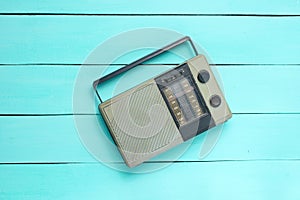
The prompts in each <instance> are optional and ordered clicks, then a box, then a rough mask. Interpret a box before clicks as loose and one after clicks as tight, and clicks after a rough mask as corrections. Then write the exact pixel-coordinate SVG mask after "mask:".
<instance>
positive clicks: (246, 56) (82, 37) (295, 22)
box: [0, 15, 300, 64]
mask: <svg viewBox="0 0 300 200" xmlns="http://www.w3.org/2000/svg"><path fill="white" fill-rule="evenodd" d="M0 27H5V29H2V30H1V37H0V44H1V46H0V47H1V48H0V63H2V64H5V63H7V64H9V63H12V64H24V63H51V64H53V63H65V64H74V63H75V64H82V63H83V62H84V60H85V59H86V57H87V56H88V54H89V53H90V52H91V51H92V50H93V49H94V48H96V47H97V46H98V45H99V44H101V43H102V42H104V41H105V40H106V39H108V38H110V37H112V36H113V35H116V34H119V33H120V32H123V31H124V30H131V29H137V28H145V27H157V28H166V29H173V30H176V31H178V32H181V33H183V34H185V35H189V36H191V37H192V38H193V39H194V40H195V42H197V43H199V44H201V46H202V47H203V48H204V49H205V50H206V51H207V53H208V54H209V55H210V58H211V59H212V61H213V62H214V63H215V64H299V63H300V56H299V52H300V45H298V44H299V43H300V37H299V35H300V17H233V16H231V17H221V16H212V17H202V16H18V15H16V16H1V17H0ZM108 51H113V49H108ZM126 63H128V62H126ZM175 63H178V62H175ZM104 64H106V63H104Z"/></svg>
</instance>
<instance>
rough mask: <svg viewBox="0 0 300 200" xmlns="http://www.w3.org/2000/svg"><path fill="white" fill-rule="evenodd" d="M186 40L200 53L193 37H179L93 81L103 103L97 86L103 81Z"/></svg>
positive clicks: (196, 52)
mask: <svg viewBox="0 0 300 200" xmlns="http://www.w3.org/2000/svg"><path fill="white" fill-rule="evenodd" d="M186 41H189V42H190V43H191V46H192V48H193V50H194V52H195V54H196V55H198V51H197V49H196V47H195V45H194V43H193V41H192V39H191V38H190V37H189V36H185V37H183V38H181V39H179V40H177V41H175V42H173V43H171V44H168V45H167V46H165V47H162V48H161V49H158V50H156V51H154V52H152V53H150V54H148V55H146V56H144V57H142V58H140V59H138V60H136V61H133V62H132V63H130V64H127V65H126V66H125V67H122V68H120V69H118V70H116V71H114V72H112V73H110V74H107V75H105V76H103V77H101V78H99V79H97V80H95V81H94V82H93V87H94V90H95V92H96V94H97V96H98V98H99V100H100V102H101V103H103V101H102V99H101V97H100V95H99V93H98V91H97V86H98V85H99V84H100V83H103V82H105V81H107V80H109V79H111V78H113V77H116V76H118V75H119V74H122V73H124V72H127V71H128V70H130V69H132V68H134V67H136V66H138V65H140V64H142V63H143V62H146V61H148V60H150V59H151V58H153V57H156V56H158V55H160V54H162V53H164V52H166V51H168V50H170V49H172V48H174V47H176V46H178V45H180V44H182V43H184V42H186Z"/></svg>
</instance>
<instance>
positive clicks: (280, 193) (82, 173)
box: [0, 0, 300, 200]
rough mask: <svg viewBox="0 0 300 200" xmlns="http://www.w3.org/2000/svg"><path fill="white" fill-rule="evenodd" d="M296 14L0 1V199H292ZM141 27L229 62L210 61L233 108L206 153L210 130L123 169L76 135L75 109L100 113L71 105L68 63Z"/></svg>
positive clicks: (256, 4)
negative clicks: (135, 169) (178, 36)
mask: <svg viewBox="0 0 300 200" xmlns="http://www.w3.org/2000/svg"><path fill="white" fill-rule="evenodd" d="M20 13H21V14H20ZM6 14H9V15H6ZM79 14H81V15H79ZM86 14H87V15H86ZM93 14H97V15H93ZM232 14H233V16H232ZM235 14H238V15H235ZM299 14H300V2H299V1H298V0H286V1H278V0H275V1H272V2H270V1H267V0H262V1H249V0H246V1H235V0H223V1H218V2H215V1H203V0H191V1H189V2H186V1H184V2H183V1H171V0H166V1H163V2H162V1H160V2H158V1H157V0H154V1H151V2H150V1H149V2H146V1H138V0H133V1H130V2H125V1H121V0H115V1H98V0H87V1H83V0H78V1H70V0H61V1H57V0H52V1H51V0H44V1H38V0H28V1H26V2H25V1H21V0H12V1H1V2H0V27H1V33H0V36H1V37H0V47H1V48H0V65H1V66H0V115H1V116H0V199H30V200H32V199H54V198H55V199H87V198H88V199H120V197H122V198H123V199H224V198H225V199H299V197H300V193H299V187H300V184H299V178H300V174H299V167H300V166H299V159H300V158H299V155H300V152H299V151H300V150H299V148H298V146H299V145H298V144H299V142H298V141H299V125H298V124H299V120H300V103H299V102H300V95H299V94H298V93H299V92H298V90H299V78H298V77H299V75H300V74H299V73H300V68H299V64H300V56H299V55H300V54H299V52H300V46H299V44H300V37H299V35H300V17H299ZM234 15H235V16H234ZM250 15H251V16H250ZM256 15H259V16H256ZM280 15H285V16H280ZM145 27H158V28H168V29H174V30H176V31H178V32H181V33H183V34H186V35H190V36H191V37H192V38H193V40H194V41H195V42H197V43H199V44H201V46H202V47H203V48H204V49H205V50H206V51H207V53H208V54H209V56H210V57H211V59H212V60H213V62H214V63H215V64H229V65H218V66H217V69H218V71H219V74H220V77H221V78H222V81H223V85H224V89H225V93H226V97H227V99H228V102H229V104H230V106H231V108H232V111H233V112H234V113H236V114H234V115H233V118H232V119H231V120H230V121H228V123H226V125H225V126H224V127H223V132H222V135H221V137H220V138H219V140H218V143H217V145H216V146H215V148H214V149H213V151H212V152H211V153H210V154H209V155H208V156H207V157H205V158H204V160H201V161H202V162H200V158H199V153H200V149H201V145H202V144H203V142H204V141H205V139H206V137H207V135H208V133H205V134H202V135H200V136H198V137H197V138H196V139H195V140H193V143H192V144H191V146H190V148H189V149H188V150H187V151H186V152H185V153H184V154H183V155H182V156H181V157H180V158H179V159H178V161H180V162H176V163H173V164H171V165H170V166H169V167H167V168H164V169H162V170H159V171H155V172H152V173H148V174H131V173H122V172H118V171H116V170H113V169H110V168H108V167H106V166H104V165H102V164H99V163H98V162H97V161H96V160H95V159H94V158H93V156H92V155H90V154H89V153H88V151H87V150H86V149H85V147H84V146H83V144H82V143H81V141H80V138H79V136H78V133H77V131H76V127H75V124H74V119H73V118H74V117H81V118H82V119H86V120H91V121H97V120H98V119H97V116H96V115H95V112H94V110H88V109H83V110H82V111H81V112H80V113H77V114H82V113H85V114H86V115H75V116H74V115H73V110H72V95H73V87H74V83H75V80H76V75H77V73H78V71H79V66H78V65H70V64H82V63H83V62H84V60H85V59H86V57H87V55H88V54H89V53H90V52H91V51H92V50H93V49H94V48H95V47H96V46H97V45H99V44H101V43H102V42H104V41H105V40H106V39H108V38H110V37H111V36H113V35H116V34H118V33H120V32H122V31H126V30H131V29H136V28H145ZM108 50H109V49H108ZM145 52H146V51H145ZM145 52H143V51H141V53H145ZM135 57H136V55H135V54H130V55H129V56H127V57H125V58H123V59H121V60H118V63H121V64H123V63H128V62H130V61H131V60H132V59H134V58H135ZM164 62H165V61H162V63H164ZM168 63H178V60H173V62H168ZM101 64H105V63H101ZM230 64H238V65H230ZM245 64H246V65H245ZM250 64H253V65H250ZM265 64H267V65H265ZM143 67H144V68H141V69H142V70H144V72H147V73H148V72H151V73H149V74H152V73H154V68H153V70H152V68H151V67H154V66H153V65H152V66H150V67H149V66H143ZM147 67H148V68H147ZM95 69H97V68H96V67H95V66H89V71H90V73H91V74H93V73H94V72H95V71H94V70H95ZM147 70H148V71H147ZM135 73H136V72H134V73H133V76H134V75H135ZM94 76H95V77H96V76H98V74H96V73H94ZM92 77H93V76H89V78H92ZM83 95H84V94H83ZM89 100H90V101H93V100H94V99H93V96H92V93H91V94H90V96H89ZM29 114H32V115H36V114H38V116H29ZM49 114H54V115H49ZM23 115H24V116H23ZM95 128H97V127H96V126H95V127H90V129H95ZM99 134H100V133H99ZM167 158H168V157H167V156H165V157H158V158H155V159H153V160H152V161H154V162H152V163H151V162H148V163H146V164H145V166H146V167H153V166H157V165H160V164H161V162H160V161H165V162H167V163H169V162H170V160H168V159H167ZM113 161H120V157H115V160H113ZM203 161H206V162H203Z"/></svg>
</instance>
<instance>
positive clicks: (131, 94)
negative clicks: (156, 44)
mask: <svg viewBox="0 0 300 200" xmlns="http://www.w3.org/2000/svg"><path fill="white" fill-rule="evenodd" d="M187 41H188V42H190V44H191V47H192V48H193V50H194V51H195V54H196V56H195V57H193V58H192V59H189V60H187V61H186V62H184V63H182V64H180V65H178V66H176V67H175V68H173V69H171V70H169V71H167V72H165V73H163V74H161V75H159V76H157V77H155V78H152V79H150V80H147V81H145V82H143V83H141V84H139V85H137V86H135V87H134V88H131V89H129V90H127V91H125V92H123V93H121V94H119V95H117V96H115V97H112V98H111V99H108V100H106V101H104V102H103V101H102V100H101V97H100V95H99V93H98V91H97V86H98V85H99V84H100V83H103V82H104V81H107V80H109V79H111V78H113V77H115V76H117V75H119V74H121V73H124V72H126V71H128V70H130V69H132V68H134V67H136V66H138V65H139V64H141V63H143V62H145V61H147V60H149V59H151V58H153V57H155V56H157V55H159V54H161V53H163V52H165V51H168V50H170V49H172V48H174V47H176V46H178V45H180V44H182V43H184V42H187ZM93 87H94V89H95V91H96V94H97V96H98V98H99V100H100V102H101V103H100V104H99V110H100V113H101V115H102V116H103V118H104V121H105V123H106V125H107V127H108V129H109V131H110V133H111V136H112V138H113V140H114V142H115V144H116V145H117V147H118V149H119V151H120V153H121V155H122V157H123V159H124V161H125V163H126V164H127V166H129V167H135V166H137V165H139V164H141V163H143V162H144V161H146V160H148V159H150V158H152V157H154V156H156V155H158V154H160V153H162V152H164V151H166V150H168V149H170V148H172V147H174V146H175V145H178V144H180V143H183V142H184V141H186V140H188V139H190V138H192V137H194V136H196V135H198V134H200V133H202V132H204V131H206V130H208V129H209V128H212V127H214V126H216V125H219V124H221V123H223V122H225V121H227V120H228V119H229V118H231V115H232V114H231V111H230V109H229V107H228V105H227V103H226V101H225V98H224V95H223V94H222V91H221V89H220V88H219V86H218V83H217V81H216V79H215V77H214V75H213V72H212V71H211V69H210V66H209V64H208V62H207V60H206V58H205V57H204V56H203V55H199V54H198V52H197V50H196V47H195V46H194V44H193V42H192V41H191V39H190V38H189V37H184V38H182V39H180V40H178V41H175V42H174V43H172V44H169V45H167V46H165V47H163V48H161V49H158V50H157V51H154V52H153V53H151V54H149V55H146V56H144V57H142V58H140V59H139V60H136V61H135V62H133V63H131V64H128V65H126V66H125V67H123V68H121V69H119V70H117V71H114V72H113V73H111V74H108V75H106V76H104V77H101V78H100V79H98V80H96V81H94V83H93Z"/></svg>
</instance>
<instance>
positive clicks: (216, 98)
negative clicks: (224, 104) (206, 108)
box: [209, 95, 221, 108]
mask: <svg viewBox="0 0 300 200" xmlns="http://www.w3.org/2000/svg"><path fill="white" fill-rule="evenodd" d="M209 103H210V105H211V106H212V107H214V108H216V107H218V106H219V105H220V104H221V97H220V96H219V95H213V96H212V97H210V100H209Z"/></svg>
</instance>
